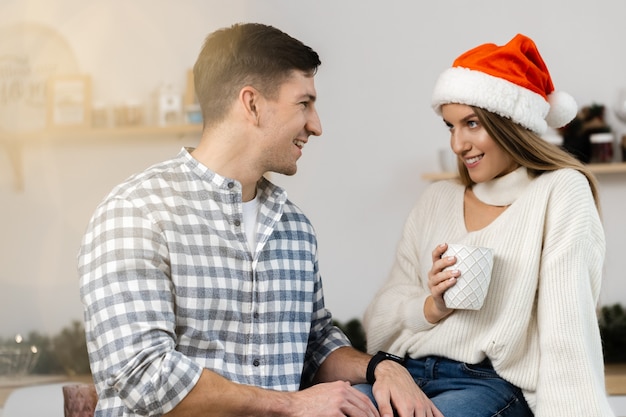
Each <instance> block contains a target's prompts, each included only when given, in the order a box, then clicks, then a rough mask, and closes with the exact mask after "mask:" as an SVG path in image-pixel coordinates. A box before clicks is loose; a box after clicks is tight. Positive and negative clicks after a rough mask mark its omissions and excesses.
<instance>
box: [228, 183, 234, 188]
mask: <svg viewBox="0 0 626 417" xmlns="http://www.w3.org/2000/svg"><path fill="white" fill-rule="evenodd" d="M234 186H235V183H234V182H229V183H228V185H227V187H228V188H233V187H234Z"/></svg>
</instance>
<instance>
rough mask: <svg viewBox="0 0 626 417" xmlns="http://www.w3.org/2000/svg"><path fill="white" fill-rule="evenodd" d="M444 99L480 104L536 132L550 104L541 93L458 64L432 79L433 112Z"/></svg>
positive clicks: (542, 125)
mask: <svg viewBox="0 0 626 417" xmlns="http://www.w3.org/2000/svg"><path fill="white" fill-rule="evenodd" d="M555 97H557V96H555ZM559 97H560V96H559ZM557 100H558V99H557ZM572 101H573V99H572ZM448 103H458V104H467V105H470V106H476V107H480V108H482V109H485V110H487V111H490V112H492V113H496V114H499V115H500V116H503V117H507V118H509V119H511V120H513V121H514V122H516V123H519V124H520V125H522V126H524V127H526V128H527V129H530V130H532V131H533V132H535V133H537V134H539V135H541V134H542V133H544V132H545V131H546V130H547V128H548V123H547V122H546V116H547V115H548V111H549V110H550V104H548V102H547V101H546V100H545V99H544V98H543V96H542V95H540V94H537V93H535V92H534V91H531V90H529V89H527V88H524V87H521V86H519V85H517V84H515V83H512V82H510V81H507V80H505V79H504V78H499V77H494V76H492V75H489V74H487V73H484V72H482V71H475V70H470V69H467V68H461V67H452V68H448V69H447V70H445V71H444V72H443V73H442V74H441V75H440V76H439V79H438V80H437V82H436V83H435V88H434V91H433V96H432V102H431V105H432V107H433V109H434V110H435V112H437V114H441V106H442V105H443V104H448ZM574 105H575V102H574ZM554 114H555V115H556V116H555V117H556V118H557V119H562V116H561V114H560V112H555V113H554ZM575 115H576V112H574V116H575ZM572 118H573V117H572ZM570 120H571V118H570ZM568 122H569V120H568ZM565 123H567V122H565ZM555 127H556V126H555Z"/></svg>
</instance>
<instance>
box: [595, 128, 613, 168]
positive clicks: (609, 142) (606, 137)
mask: <svg viewBox="0 0 626 417" xmlns="http://www.w3.org/2000/svg"><path fill="white" fill-rule="evenodd" d="M589 141H590V142H591V162H592V163H599V164H603V163H607V162H613V134H612V133H610V132H603V133H593V134H592V135H590V136H589Z"/></svg>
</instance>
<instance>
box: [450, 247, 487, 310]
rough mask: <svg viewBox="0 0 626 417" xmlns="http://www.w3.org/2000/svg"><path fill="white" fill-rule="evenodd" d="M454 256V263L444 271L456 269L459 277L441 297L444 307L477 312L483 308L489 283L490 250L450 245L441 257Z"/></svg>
mask: <svg viewBox="0 0 626 417" xmlns="http://www.w3.org/2000/svg"><path fill="white" fill-rule="evenodd" d="M447 256H456V263H455V264H454V265H452V266H449V267H447V268H446V269H458V270H459V271H461V275H460V276H459V277H458V278H457V282H456V284H455V285H454V286H452V287H451V288H449V289H448V290H447V291H446V292H445V293H444V295H443V299H444V301H445V302H446V307H448V308H456V309H468V310H478V309H480V308H481V307H482V306H483V302H484V301H485V296H486V295H487V291H488V289H489V283H490V282H491V269H492V268H493V250H492V249H491V248H484V247H477V246H467V245H459V244H454V243H450V244H448V250H447V251H446V252H445V253H444V254H443V257H447Z"/></svg>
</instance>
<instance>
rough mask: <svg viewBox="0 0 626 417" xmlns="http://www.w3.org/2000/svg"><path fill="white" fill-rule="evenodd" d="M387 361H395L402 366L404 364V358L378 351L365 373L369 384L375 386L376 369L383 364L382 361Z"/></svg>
mask: <svg viewBox="0 0 626 417" xmlns="http://www.w3.org/2000/svg"><path fill="white" fill-rule="evenodd" d="M387 360H390V361H394V362H397V363H400V364H403V363H404V358H401V357H400V356H396V355H393V354H391V353H388V352H383V351H382V350H381V351H378V353H377V354H375V355H374V356H372V359H370V361H369V363H368V364H367V372H366V373H365V379H367V382H368V383H370V384H374V382H376V377H375V376H374V371H375V370H376V367H377V366H378V364H379V363H381V362H382V361H387Z"/></svg>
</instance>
